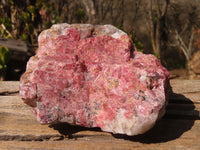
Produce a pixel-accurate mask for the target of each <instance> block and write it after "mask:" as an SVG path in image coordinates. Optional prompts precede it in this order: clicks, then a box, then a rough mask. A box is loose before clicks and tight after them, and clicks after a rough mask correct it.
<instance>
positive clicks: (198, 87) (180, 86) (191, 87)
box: [170, 79, 200, 94]
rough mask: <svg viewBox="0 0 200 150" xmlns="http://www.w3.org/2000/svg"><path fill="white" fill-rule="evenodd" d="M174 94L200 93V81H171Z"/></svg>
mask: <svg viewBox="0 0 200 150" xmlns="http://www.w3.org/2000/svg"><path fill="white" fill-rule="evenodd" d="M170 85H171V86H172V90H173V92H174V93H181V94H183V93H195V92H200V80H181V79H179V80H177V79H176V80H170Z"/></svg>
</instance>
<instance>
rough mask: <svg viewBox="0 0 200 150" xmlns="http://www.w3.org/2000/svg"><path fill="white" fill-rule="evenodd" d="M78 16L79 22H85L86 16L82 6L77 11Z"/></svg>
mask: <svg viewBox="0 0 200 150" xmlns="http://www.w3.org/2000/svg"><path fill="white" fill-rule="evenodd" d="M76 17H77V19H78V21H79V22H81V23H83V20H84V18H85V11H84V10H83V9H81V8H79V9H78V10H77V12H76Z"/></svg>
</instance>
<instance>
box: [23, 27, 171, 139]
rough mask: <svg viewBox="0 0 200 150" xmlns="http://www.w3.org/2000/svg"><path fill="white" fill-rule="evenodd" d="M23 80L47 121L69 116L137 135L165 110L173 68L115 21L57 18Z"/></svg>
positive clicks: (41, 117) (29, 97)
mask: <svg viewBox="0 0 200 150" xmlns="http://www.w3.org/2000/svg"><path fill="white" fill-rule="evenodd" d="M38 41H39V48H38V52H37V54H36V55H35V56H33V57H31V58H30V60H29V61H28V63H27V69H26V72H25V73H24V74H23V75H22V77H21V80H20V96H21V98H22V99H23V100H24V102H25V103H26V104H28V105H30V106H31V107H32V109H33V112H34V114H35V116H36V118H37V120H38V121H39V122H40V123H41V124H52V123H57V122H67V123H69V124H74V125H81V126H85V127H100V128H101V129H102V130H103V131H108V132H113V133H120V134H127V135H136V134H141V133H144V132H146V131H147V130H149V129H150V128H152V127H153V125H154V124H155V122H156V120H157V119H158V118H160V117H161V116H162V115H163V114H164V110H165V106H166V103H167V95H168V90H169V74H168V72H167V70H166V69H165V68H164V67H162V65H161V64H160V62H159V60H158V59H157V58H156V57H154V56H153V55H145V54H142V53H140V52H137V51H135V48H134V46H133V44H132V42H131V40H130V38H129V37H128V36H127V34H126V33H124V32H122V31H121V30H119V29H117V28H115V27H114V26H111V25H101V26H100V25H96V26H94V25H91V24H72V25H69V24H57V25H53V26H52V27H51V28H50V29H48V30H45V31H43V32H42V33H41V34H40V36H39V38H38Z"/></svg>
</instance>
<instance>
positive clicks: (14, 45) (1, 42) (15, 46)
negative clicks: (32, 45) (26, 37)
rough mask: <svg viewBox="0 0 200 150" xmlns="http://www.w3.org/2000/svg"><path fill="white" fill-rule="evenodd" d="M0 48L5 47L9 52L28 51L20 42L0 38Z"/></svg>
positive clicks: (24, 44)
mask: <svg viewBox="0 0 200 150" xmlns="http://www.w3.org/2000/svg"><path fill="white" fill-rule="evenodd" d="M0 46H6V47H7V48H8V49H9V50H11V51H13V50H15V51H19V52H24V53H26V52H27V50H28V47H27V44H26V42H24V41H22V40H13V39H3V38H0Z"/></svg>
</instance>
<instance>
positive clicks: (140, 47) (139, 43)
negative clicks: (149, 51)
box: [132, 37, 144, 52]
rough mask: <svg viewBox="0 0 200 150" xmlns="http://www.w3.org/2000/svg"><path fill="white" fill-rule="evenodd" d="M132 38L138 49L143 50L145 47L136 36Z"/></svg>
mask: <svg viewBox="0 0 200 150" xmlns="http://www.w3.org/2000/svg"><path fill="white" fill-rule="evenodd" d="M132 40H133V45H134V46H135V47H136V48H137V51H139V52H143V48H144V46H143V44H142V43H141V42H140V41H139V40H138V39H137V38H136V37H134V38H132Z"/></svg>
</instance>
